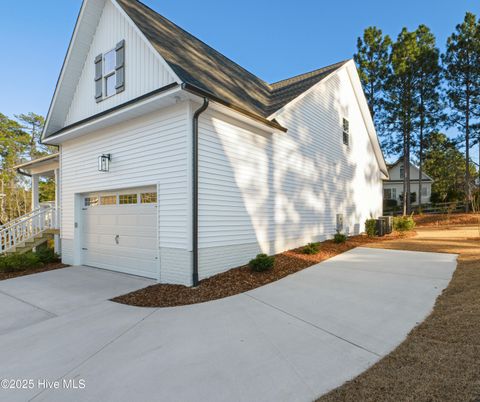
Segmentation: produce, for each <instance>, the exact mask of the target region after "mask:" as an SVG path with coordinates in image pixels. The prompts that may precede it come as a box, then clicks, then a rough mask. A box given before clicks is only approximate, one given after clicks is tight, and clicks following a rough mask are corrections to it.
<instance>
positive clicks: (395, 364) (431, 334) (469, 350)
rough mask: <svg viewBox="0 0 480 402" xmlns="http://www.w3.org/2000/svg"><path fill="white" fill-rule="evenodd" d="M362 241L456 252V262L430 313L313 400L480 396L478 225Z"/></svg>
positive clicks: (378, 245) (478, 398)
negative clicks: (343, 381)
mask: <svg viewBox="0 0 480 402" xmlns="http://www.w3.org/2000/svg"><path fill="white" fill-rule="evenodd" d="M366 247H376V248H387V249H400V250H414V251H430V252H440V253H455V254H458V255H459V258H458V266H457V270H456V271H455V273H454V275H453V278H452V281H451V283H450V284H449V286H448V287H447V289H445V290H444V291H443V293H442V294H441V295H440V296H439V298H438V299H437V301H436V304H435V307H434V310H433V312H432V313H431V315H430V316H429V317H428V318H427V319H426V320H425V321H424V322H422V323H421V324H420V325H418V326H417V327H416V328H414V329H413V330H412V331H411V333H410V334H409V336H408V337H407V339H406V340H405V341H404V342H403V343H402V344H401V345H399V346H398V347H397V348H396V349H395V350H394V351H393V352H392V353H390V354H389V355H388V356H386V357H385V358H383V359H382V360H381V361H379V362H378V363H377V364H375V365H374V366H372V367H371V368H370V369H369V370H367V371H366V372H364V373H363V374H361V375H360V376H359V377H357V378H355V379H353V380H352V381H350V382H347V383H346V384H344V385H343V386H341V387H339V388H337V389H335V390H333V391H332V392H330V393H329V394H327V395H324V396H323V397H321V398H320V399H318V401H321V402H327V401H352V402H353V401H355V402H358V401H382V402H383V401H392V402H393V401H395V402H397V401H449V402H453V401H480V232H479V229H478V226H469V227H466V226H461V227H449V228H447V229H445V228H441V229H439V228H433V227H428V228H417V236H416V237H413V238H408V239H397V240H394V241H389V242H381V243H371V244H369V245H366Z"/></svg>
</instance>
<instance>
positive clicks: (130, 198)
mask: <svg viewBox="0 0 480 402" xmlns="http://www.w3.org/2000/svg"><path fill="white" fill-rule="evenodd" d="M137 198H138V197H137V194H120V195H119V196H118V201H119V204H121V205H122V204H136V203H137V202H138V199H137Z"/></svg>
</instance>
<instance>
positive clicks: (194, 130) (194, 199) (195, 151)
mask: <svg viewBox="0 0 480 402" xmlns="http://www.w3.org/2000/svg"><path fill="white" fill-rule="evenodd" d="M209 102H210V100H209V99H208V98H207V97H205V98H203V105H202V106H201V107H200V108H199V109H197V110H196V111H195V113H194V114H193V121H192V123H193V124H192V159H193V163H192V258H193V261H192V283H193V286H194V287H197V286H198V149H199V147H198V119H199V117H200V115H201V114H202V113H203V112H204V111H205V110H207V108H208V105H209Z"/></svg>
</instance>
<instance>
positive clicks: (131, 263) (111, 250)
mask: <svg viewBox="0 0 480 402" xmlns="http://www.w3.org/2000/svg"><path fill="white" fill-rule="evenodd" d="M98 195H100V196H101V195H102V193H96V196H98ZM82 212H83V247H82V248H83V261H84V264H86V265H90V266H94V267H99V268H106V269H111V270H115V271H120V272H126V273H131V274H135V275H141V276H147V277H150V278H157V277H158V266H157V264H158V259H157V252H158V249H157V208H156V205H155V204H131V205H95V206H90V207H85V208H83V209H82Z"/></svg>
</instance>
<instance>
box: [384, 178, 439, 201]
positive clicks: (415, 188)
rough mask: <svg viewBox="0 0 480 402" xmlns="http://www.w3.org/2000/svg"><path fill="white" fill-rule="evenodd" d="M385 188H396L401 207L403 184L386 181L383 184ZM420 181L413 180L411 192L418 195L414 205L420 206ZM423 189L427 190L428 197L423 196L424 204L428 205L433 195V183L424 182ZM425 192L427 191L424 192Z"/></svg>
mask: <svg viewBox="0 0 480 402" xmlns="http://www.w3.org/2000/svg"><path fill="white" fill-rule="evenodd" d="M383 188H384V189H386V188H390V189H391V188H394V189H395V190H396V198H395V199H396V200H397V204H398V205H401V204H402V200H401V198H400V196H401V195H402V193H403V182H390V181H384V182H383ZM418 189H419V186H418V180H411V181H410V192H411V193H416V198H415V202H413V203H412V205H418ZM422 189H426V191H427V195H422V204H427V203H429V202H430V197H431V195H432V183H431V182H426V181H422ZM423 191H425V190H423Z"/></svg>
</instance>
